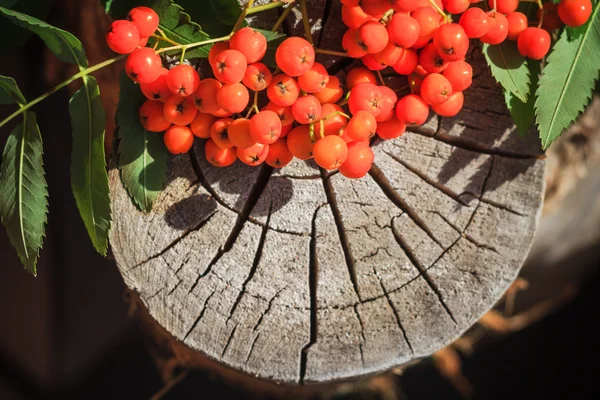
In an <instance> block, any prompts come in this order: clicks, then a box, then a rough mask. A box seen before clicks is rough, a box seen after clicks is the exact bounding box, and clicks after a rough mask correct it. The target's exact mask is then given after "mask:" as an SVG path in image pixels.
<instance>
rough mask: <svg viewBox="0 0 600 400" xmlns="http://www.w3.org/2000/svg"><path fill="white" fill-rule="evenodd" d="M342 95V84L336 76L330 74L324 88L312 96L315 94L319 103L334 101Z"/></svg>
mask: <svg viewBox="0 0 600 400" xmlns="http://www.w3.org/2000/svg"><path fill="white" fill-rule="evenodd" d="M343 95H344V89H342V85H341V84H340V80H339V79H338V78H337V76H330V77H329V82H328V83H327V86H325V89H323V90H321V91H320V92H318V93H313V96H315V97H316V98H317V99H318V100H319V102H320V103H321V104H325V103H335V102H337V101H338V100H339V99H341V98H342V96H343Z"/></svg>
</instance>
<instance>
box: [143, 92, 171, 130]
mask: <svg viewBox="0 0 600 400" xmlns="http://www.w3.org/2000/svg"><path fill="white" fill-rule="evenodd" d="M163 108H164V104H163V103H162V102H160V101H152V100H146V101H145V102H144V104H142V106H141V107H140V122H141V123H142V125H143V126H144V129H146V130H147V131H150V132H164V131H166V130H167V129H168V128H169V127H170V126H171V123H170V122H169V121H167V120H166V119H165V116H164V113H163Z"/></svg>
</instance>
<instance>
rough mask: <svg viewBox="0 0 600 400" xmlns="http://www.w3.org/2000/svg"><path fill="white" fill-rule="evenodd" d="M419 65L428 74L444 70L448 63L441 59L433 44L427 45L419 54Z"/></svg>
mask: <svg viewBox="0 0 600 400" xmlns="http://www.w3.org/2000/svg"><path fill="white" fill-rule="evenodd" d="M419 64H420V65H421V66H422V67H423V68H424V69H425V71H427V72H429V73H434V72H438V73H439V72H442V71H443V70H444V69H446V67H447V66H448V61H446V60H444V59H443V58H442V56H441V55H440V53H438V51H437V49H436V46H435V45H434V44H433V43H429V44H428V45H427V46H425V47H423V50H421V53H419Z"/></svg>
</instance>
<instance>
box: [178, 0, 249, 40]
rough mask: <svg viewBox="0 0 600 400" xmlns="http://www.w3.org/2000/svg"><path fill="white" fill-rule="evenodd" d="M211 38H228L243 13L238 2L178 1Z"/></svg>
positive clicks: (211, 0)
mask: <svg viewBox="0 0 600 400" xmlns="http://www.w3.org/2000/svg"><path fill="white" fill-rule="evenodd" d="M177 4H179V5H181V7H183V9H184V10H185V11H186V12H187V13H189V14H190V15H191V16H192V18H193V19H194V21H195V22H197V23H198V24H200V26H201V27H202V30H203V31H204V32H206V33H207V34H208V35H209V36H211V37H219V36H226V35H228V34H229V32H231V30H232V29H233V27H234V25H235V23H236V22H237V19H238V17H239V16H240V14H241V13H242V9H241V8H240V3H238V0H202V1H198V0H177Z"/></svg>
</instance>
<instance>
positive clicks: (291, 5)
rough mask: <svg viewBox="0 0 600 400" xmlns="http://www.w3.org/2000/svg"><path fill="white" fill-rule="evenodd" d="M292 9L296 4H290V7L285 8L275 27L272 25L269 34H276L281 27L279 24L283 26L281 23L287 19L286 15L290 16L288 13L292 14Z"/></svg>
mask: <svg viewBox="0 0 600 400" xmlns="http://www.w3.org/2000/svg"><path fill="white" fill-rule="evenodd" d="M294 7H296V2H293V3H290V5H289V6H288V8H286V9H285V10H284V11H283V13H281V16H280V17H279V19H278V20H277V22H275V25H273V28H271V32H276V31H277V30H278V29H279V27H280V26H281V24H283V21H285V19H286V18H287V16H288V15H290V12H292V10H293V9H294Z"/></svg>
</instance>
